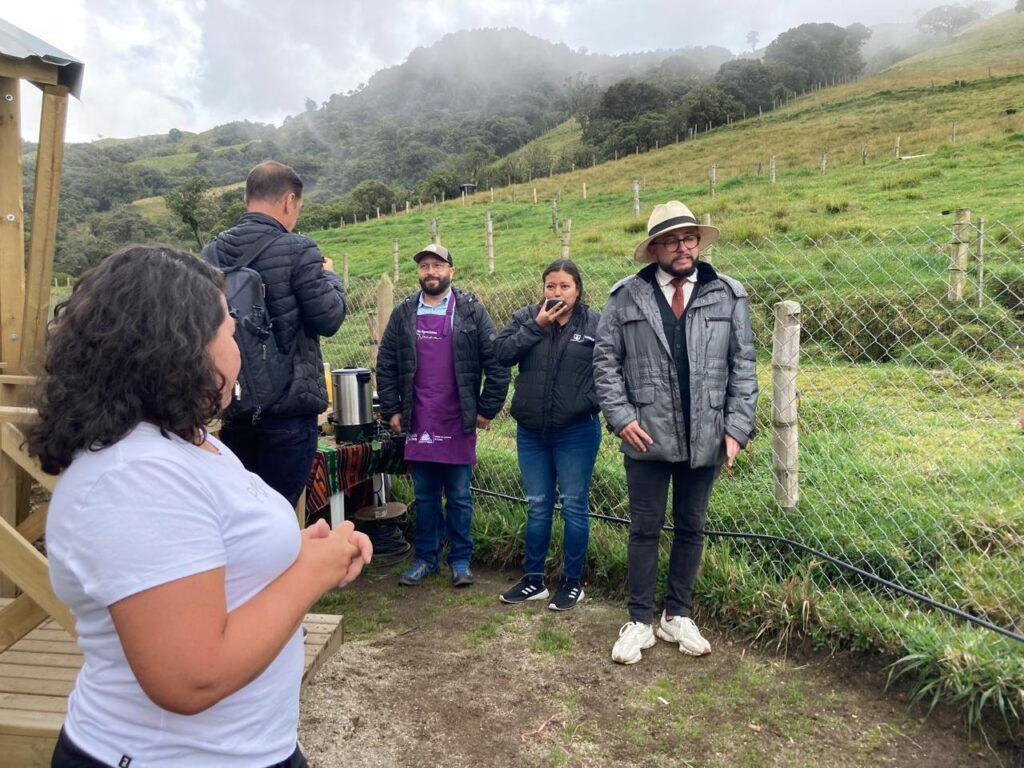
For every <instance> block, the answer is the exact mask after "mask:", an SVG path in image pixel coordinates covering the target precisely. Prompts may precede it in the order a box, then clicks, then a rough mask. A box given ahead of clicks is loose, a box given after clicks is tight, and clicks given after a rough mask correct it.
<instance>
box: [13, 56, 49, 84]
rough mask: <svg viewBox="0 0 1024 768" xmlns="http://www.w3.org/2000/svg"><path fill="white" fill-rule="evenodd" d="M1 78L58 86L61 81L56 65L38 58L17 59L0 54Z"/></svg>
mask: <svg viewBox="0 0 1024 768" xmlns="http://www.w3.org/2000/svg"><path fill="white" fill-rule="evenodd" d="M0 77H7V78H11V79H13V80H18V79H20V80H29V81H31V82H33V83H41V84H43V85H56V84H57V83H58V82H59V79H60V67H58V66H57V65H56V64H47V63H46V62H45V61H43V60H42V59H40V58H39V57H37V56H30V57H29V58H27V59H17V58H15V57H14V56H4V55H3V54H0Z"/></svg>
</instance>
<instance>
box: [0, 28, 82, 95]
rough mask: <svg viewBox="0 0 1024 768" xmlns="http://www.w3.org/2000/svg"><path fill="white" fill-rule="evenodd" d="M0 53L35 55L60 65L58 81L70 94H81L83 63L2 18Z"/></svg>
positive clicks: (17, 57) (26, 56)
mask: <svg viewBox="0 0 1024 768" xmlns="http://www.w3.org/2000/svg"><path fill="white" fill-rule="evenodd" d="M0 53H2V54H3V55H5V56H11V57H12V58H15V59H28V58H31V57H33V56H35V57H36V58H38V59H41V60H42V61H44V62H46V63H47V64H54V65H55V66H57V67H60V69H59V70H58V73H57V80H58V82H59V83H60V84H61V85H63V86H66V87H67V89H68V90H69V91H70V92H71V95H72V96H75V97H76V98H77V97H79V96H80V95H81V92H82V75H83V73H84V71H85V64H83V63H82V62H80V61H79V60H78V59H76V58H75V57H74V56H69V55H68V54H66V53H64V51H62V50H60V49H59V48H54V47H53V46H52V45H50V44H49V43H47V42H44V41H43V40H40V39H39V38H38V37H36V36H35V35H30V34H29V33H28V32H26V31H25V30H23V29H19V28H18V27H16V26H14V25H13V24H11V23H10V22H7V21H4V20H3V19H0Z"/></svg>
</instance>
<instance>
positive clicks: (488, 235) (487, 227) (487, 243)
mask: <svg viewBox="0 0 1024 768" xmlns="http://www.w3.org/2000/svg"><path fill="white" fill-rule="evenodd" d="M484 247H485V248H486V250H487V274H488V275H493V274H494V224H493V222H492V221H491V212H490V211H488V212H487V218H486V219H484Z"/></svg>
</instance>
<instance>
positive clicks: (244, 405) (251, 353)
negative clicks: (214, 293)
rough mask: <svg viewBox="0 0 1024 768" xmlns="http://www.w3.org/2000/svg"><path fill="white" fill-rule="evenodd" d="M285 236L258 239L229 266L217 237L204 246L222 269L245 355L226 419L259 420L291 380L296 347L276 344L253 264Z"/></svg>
mask: <svg viewBox="0 0 1024 768" xmlns="http://www.w3.org/2000/svg"><path fill="white" fill-rule="evenodd" d="M281 234H282V233H280V232H273V233H271V234H269V235H267V236H266V237H264V238H263V239H262V240H259V241H257V242H256V243H255V244H254V245H253V247H252V248H251V249H250V250H249V251H248V252H247V253H246V254H245V255H243V256H242V257H241V258H240V259H239V260H238V261H237V262H235V263H234V264H232V265H231V266H223V265H222V264H221V261H220V254H219V253H218V248H217V245H218V239H219V237H220V236H219V235H218V236H217V237H216V238H214V239H213V240H211V241H210V242H209V243H207V244H206V246H205V247H204V248H203V258H204V259H205V260H206V261H207V262H209V263H210V264H212V265H213V266H215V267H217V269H219V270H220V271H221V272H222V273H224V280H225V283H226V284H225V286H224V295H225V297H226V299H227V304H228V312H229V313H230V314H231V316H232V317H233V318H234V319H235V343H236V344H238V351H239V352H240V353H241V355H242V370H241V371H240V372H239V374H238V384H237V385H236V388H235V396H234V397H233V398H232V400H231V404H230V405H228V407H227V408H226V409H225V410H224V418H225V419H227V420H237V419H243V418H245V419H251V420H252V423H253V424H255V423H256V422H257V421H259V418H260V416H261V414H262V413H263V411H265V410H266V409H267V408H268V407H269V406H271V405H273V404H274V403H276V402H277V401H278V400H280V399H281V396H282V395H284V393H285V391H286V390H287V389H288V385H289V384H291V380H292V350H287V351H282V350H280V349H279V348H278V346H277V341H276V340H275V338H274V327H273V326H274V323H273V320H272V319H271V317H270V313H269V312H268V311H267V289H266V286H265V285H264V283H263V277H262V276H261V275H260V273H259V272H257V271H256V270H255V269H250V268H249V265H250V264H251V263H252V262H253V261H255V259H256V257H257V256H259V255H260V254H261V253H263V252H264V251H265V250H267V248H269V247H270V245H271V243H273V242H274V241H275V240H276V239H277V238H278V237H280V236H281Z"/></svg>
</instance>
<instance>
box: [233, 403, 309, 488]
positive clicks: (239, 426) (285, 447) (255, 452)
mask: <svg viewBox="0 0 1024 768" xmlns="http://www.w3.org/2000/svg"><path fill="white" fill-rule="evenodd" d="M316 437H317V427H316V416H264V417H263V418H262V419H260V420H259V421H258V422H256V423H255V424H252V423H251V422H249V421H246V420H244V419H240V420H238V421H228V422H224V425H223V427H221V430H220V439H221V440H222V441H224V444H225V445H227V447H228V448H230V449H231V451H232V452H233V453H234V454H235V455H236V456H237V457H238V458H239V460H240V461H241V462H242V464H243V466H244V467H245V468H246V469H248V470H249V471H250V472H255V473H256V474H257V475H259V476H260V477H261V478H263V481H264V482H265V483H266V484H267V485H269V486H270V487H271V488H273V489H274V490H275V491H277V492H278V493H280V494H281V495H282V496H284V497H285V498H286V499H288V502H289V503H290V504H291V505H292V506H295V502H297V501H298V500H299V496H301V495H302V489H303V488H305V487H306V480H307V478H308V477H309V469H310V467H312V466H313V457H314V456H315V455H316Z"/></svg>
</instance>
